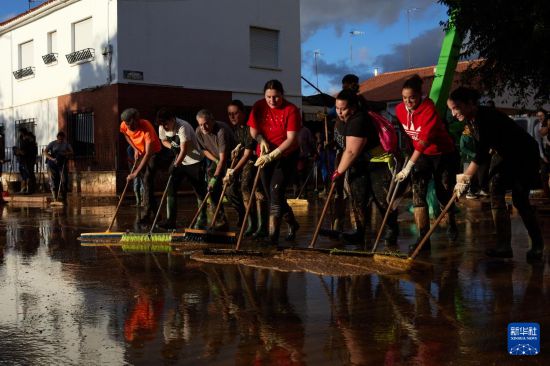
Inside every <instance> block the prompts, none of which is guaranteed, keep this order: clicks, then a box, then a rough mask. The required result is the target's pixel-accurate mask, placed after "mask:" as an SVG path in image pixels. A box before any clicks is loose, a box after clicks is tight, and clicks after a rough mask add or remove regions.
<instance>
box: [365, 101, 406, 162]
mask: <svg viewBox="0 0 550 366" xmlns="http://www.w3.org/2000/svg"><path fill="white" fill-rule="evenodd" d="M368 114H369V117H370V118H371V120H372V122H373V123H374V125H375V126H376V130H377V131H378V137H379V138H380V146H382V149H383V150H384V151H385V152H390V153H391V152H396V151H397V150H398V149H399V143H398V141H397V132H396V131H395V127H393V125H392V124H391V122H390V121H388V120H387V119H386V118H384V117H383V116H382V115H381V114H379V113H376V112H373V111H369V112H368Z"/></svg>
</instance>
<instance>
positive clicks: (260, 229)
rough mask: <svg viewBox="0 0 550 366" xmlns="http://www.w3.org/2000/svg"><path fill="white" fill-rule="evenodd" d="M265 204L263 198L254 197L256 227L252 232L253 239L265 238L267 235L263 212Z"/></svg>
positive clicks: (265, 217) (265, 216)
mask: <svg viewBox="0 0 550 366" xmlns="http://www.w3.org/2000/svg"><path fill="white" fill-rule="evenodd" d="M265 209H266V208H265V204H264V201H263V200H258V199H256V215H257V216H256V221H257V229H256V232H255V233H254V234H252V238H254V239H261V238H265V237H266V235H267V232H266V226H267V225H266V224H267V223H266V221H267V215H266V213H265Z"/></svg>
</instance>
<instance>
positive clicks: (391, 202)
mask: <svg viewBox="0 0 550 366" xmlns="http://www.w3.org/2000/svg"><path fill="white" fill-rule="evenodd" d="M392 181H393V179H392ZM400 183H401V182H397V183H396V184H395V185H393V184H391V185H390V190H391V188H392V186H393V192H391V199H390V201H389V203H388V208H387V209H386V213H385V214H384V218H383V219H382V223H381V224H380V229H378V234H377V235H376V240H375V241H374V245H373V247H372V252H373V253H374V252H376V248H377V247H378V242H379V241H380V237H381V236H382V232H383V231H384V226H386V221H388V217H389V216H390V212H391V211H393V210H392V209H393V202H394V201H395V196H396V195H397V190H398V189H399V184H400ZM389 193H390V192H388V194H389Z"/></svg>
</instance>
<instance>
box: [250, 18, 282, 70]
mask: <svg viewBox="0 0 550 366" xmlns="http://www.w3.org/2000/svg"><path fill="white" fill-rule="evenodd" d="M250 66H253V67H266V68H278V67H279V31H278V30H272V29H265V28H257V27H250Z"/></svg>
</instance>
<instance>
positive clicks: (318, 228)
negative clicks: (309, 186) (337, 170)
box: [309, 177, 343, 248]
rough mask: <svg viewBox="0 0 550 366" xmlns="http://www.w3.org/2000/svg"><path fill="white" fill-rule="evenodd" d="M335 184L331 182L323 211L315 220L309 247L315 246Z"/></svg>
mask: <svg viewBox="0 0 550 366" xmlns="http://www.w3.org/2000/svg"><path fill="white" fill-rule="evenodd" d="M342 178H343V177H342ZM335 186H336V183H335V182H332V184H331V185H330V190H329V191H328V196H327V201H326V202H325V206H324V207H323V211H322V212H321V217H319V222H317V228H316V229H315V233H313V238H311V243H310V244H309V248H314V247H315V242H316V241H317V237H318V236H319V230H321V225H323V220H324V218H325V215H326V213H327V209H328V206H329V204H330V200H331V199H332V195H333V193H334V187H335Z"/></svg>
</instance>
